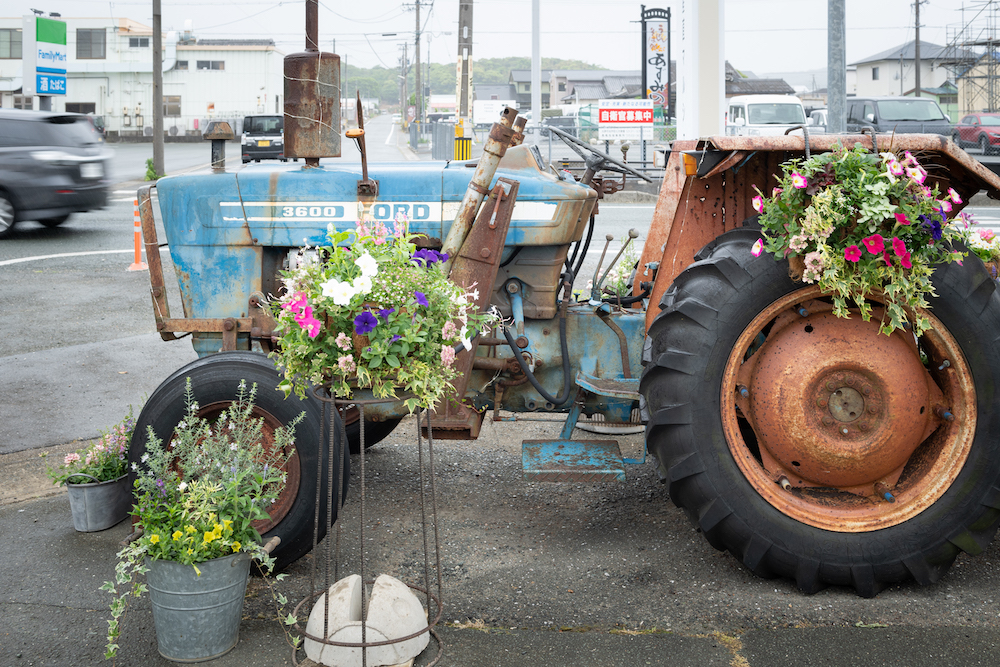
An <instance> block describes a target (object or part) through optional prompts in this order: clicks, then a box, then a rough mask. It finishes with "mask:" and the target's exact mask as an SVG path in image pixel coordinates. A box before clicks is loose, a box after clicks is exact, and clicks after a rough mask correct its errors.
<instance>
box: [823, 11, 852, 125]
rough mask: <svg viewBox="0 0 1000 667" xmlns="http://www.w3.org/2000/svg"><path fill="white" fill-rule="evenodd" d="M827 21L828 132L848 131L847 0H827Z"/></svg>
mask: <svg viewBox="0 0 1000 667" xmlns="http://www.w3.org/2000/svg"><path fill="white" fill-rule="evenodd" d="M826 11H827V20H826V25H827V28H826V70H827V74H828V77H829V78H828V79H827V83H826V95H827V97H826V104H827V108H828V109H829V112H828V113H827V120H826V131H827V132H830V133H831V134H834V133H840V132H844V131H846V130H847V47H846V44H847V22H846V20H845V9H844V0H827V6H826Z"/></svg>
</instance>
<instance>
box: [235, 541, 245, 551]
mask: <svg viewBox="0 0 1000 667" xmlns="http://www.w3.org/2000/svg"><path fill="white" fill-rule="evenodd" d="M242 546H243V545H242V544H240V543H239V542H233V553H236V552H237V551H239V550H240V547H242Z"/></svg>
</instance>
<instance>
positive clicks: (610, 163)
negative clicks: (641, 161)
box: [545, 127, 653, 183]
mask: <svg viewBox="0 0 1000 667" xmlns="http://www.w3.org/2000/svg"><path fill="white" fill-rule="evenodd" d="M545 130H546V131H547V132H554V133H555V135H556V136H557V137H559V138H560V139H562V140H563V143H565V144H566V145H567V146H569V147H570V148H571V149H572V150H573V152H574V153H576V154H577V155H579V156H580V157H581V158H583V163H584V164H585V165H587V173H588V174H589V175H590V177H591V178H593V176H594V174H596V173H597V172H599V171H614V172H617V173H619V174H630V175H632V176H635V177H636V178H641V179H642V180H644V181H646V182H647V183H652V182H653V179H651V178H650V177H649V176H646V175H645V174H642V173H639V172H638V171H636V170H635V169H633V168H632V167H630V166H628V165H627V164H625V163H624V162H619V161H618V160H616V159H614V158H613V157H611V156H610V155H608V154H607V153H602V152H601V151H599V150H597V149H596V148H594V147H593V146H591V145H590V144H587V143H584V142H583V141H581V140H580V139H578V138H577V137H574V136H573V135H572V134H569V133H568V132H563V131H562V130H560V129H559V128H557V127H546V128H545ZM584 181H586V182H587V183H589V182H590V181H589V179H587V174H585V175H584V178H583V179H582V180H581V182H584Z"/></svg>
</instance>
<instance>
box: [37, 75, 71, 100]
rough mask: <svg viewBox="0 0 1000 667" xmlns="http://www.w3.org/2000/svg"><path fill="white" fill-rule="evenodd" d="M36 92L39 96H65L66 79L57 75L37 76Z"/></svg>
mask: <svg viewBox="0 0 1000 667" xmlns="http://www.w3.org/2000/svg"><path fill="white" fill-rule="evenodd" d="M35 90H37V91H38V94H39V95H65V94H66V77H65V76H59V75H56V74H36V75H35Z"/></svg>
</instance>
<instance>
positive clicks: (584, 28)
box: [3, 0, 986, 74]
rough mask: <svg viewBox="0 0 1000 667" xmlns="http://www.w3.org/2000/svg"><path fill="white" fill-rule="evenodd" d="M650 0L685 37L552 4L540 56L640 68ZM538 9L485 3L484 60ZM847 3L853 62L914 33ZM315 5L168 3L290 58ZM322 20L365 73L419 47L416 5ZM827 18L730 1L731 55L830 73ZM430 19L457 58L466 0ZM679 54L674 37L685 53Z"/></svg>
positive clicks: (889, 9) (595, 6) (621, 10)
mask: <svg viewBox="0 0 1000 667" xmlns="http://www.w3.org/2000/svg"><path fill="white" fill-rule="evenodd" d="M691 1H692V0H687V2H688V3H689V4H690V3H691ZM641 4H645V5H646V7H647V9H648V8H654V7H660V8H670V9H671V12H672V13H673V14H674V17H675V20H674V24H675V25H674V33H675V35H676V26H677V24H678V23H679V21H678V20H677V18H676V17H677V16H678V15H679V12H680V7H681V1H680V0H671V1H666V0H645V2H644V3H640V2H634V1H632V0H541V25H542V27H541V55H542V56H543V57H557V58H573V59H578V60H583V61H586V62H590V63H593V64H595V65H600V66H602V67H604V68H607V69H635V70H637V69H639V68H640V66H641V64H640V43H641V42H640V35H639V26H638V19H639V14H640V5H641ZM984 4H986V3H985V1H984V0H924V2H923V3H922V4H921V9H920V19H921V21H920V22H921V26H922V27H921V32H920V36H921V41H927V42H931V43H934V44H938V45H945V44H947V43H948V42H949V41H951V40H952V39H954V35H955V34H956V32H957V30H958V28H959V27H960V26H961V25H962V24H963V23H965V22H969V21H970V20H971V19H972V18H973V17H974V16H977V15H980V18H979V19H978V21H979V22H980V23H982V24H983V25H985V19H984V18H982V15H981V8H982V6H983V5H984ZM4 5H5V11H4V12H3V13H4V14H5V15H10V13H14V12H19V13H21V14H25V13H28V12H29V11H30V8H35V9H41V10H44V11H47V12H59V13H61V14H62V15H63V16H64V17H97V16H109V15H110V16H113V17H115V18H122V17H126V18H131V19H133V20H135V21H139V22H140V23H144V24H146V25H152V2H151V1H150V0H121V1H118V0H103V1H97V0H7V1H6V2H4ZM531 6H532V3H531V0H475V6H474V12H473V18H474V27H473V29H474V46H473V57H474V58H496V57H504V56H530V55H531ZM846 6H847V61H848V63H851V62H853V61H855V60H860V59H863V58H865V57H867V56H869V55H872V54H875V53H878V52H880V51H884V50H886V49H888V48H891V47H893V46H897V45H899V44H902V43H904V42H907V41H909V40H912V39H913V38H914V13H913V12H914V10H913V3H912V1H911V0H846ZM963 6H964V7H965V8H966V9H965V10H964V11H963V10H962V8H963ZM304 7H305V3H304V0H281V1H276V0H214V1H213V2H211V3H206V2H204V1H202V2H198V1H195V0H162V12H163V28H164V30H171V29H172V30H178V31H180V30H183V29H184V27H185V22H186V21H188V20H190V22H191V26H192V28H193V32H194V34H195V35H196V36H197V37H201V38H223V37H248V38H272V39H274V40H275V42H276V43H277V45H278V47H279V48H280V49H281V50H282V51H284V52H285V53H292V52H295V51H299V50H302V49H303V47H304V41H305V38H304V25H305V18H304V16H305V10H304ZM11 10H14V12H11ZM9 12H10V13H9ZM15 15H16V14H15ZM319 17H320V18H319V29H320V43H321V46H322V48H323V49H324V50H333V49H334V41H336V51H335V52H336V53H338V54H340V55H341V56H342V57H346V58H347V60H348V62H349V63H351V64H355V65H359V66H362V67H373V66H375V65H379V64H381V65H383V66H385V67H395V66H397V65H398V63H399V55H400V53H401V50H402V46H401V44H402V42H403V41H407V40H409V41H412V39H413V32H414V29H415V25H416V14H415V12H414V3H413V2H410V3H403V2H399V1H398V0H363V1H358V0H350V1H345V0H321V1H320V10H319ZM826 19H827V2H826V0H726V2H725V31H724V39H725V53H726V59H727V60H729V61H730V62H731V63H732V64H733V65H734V66H735V67H737V68H738V69H741V70H750V71H753V72H755V73H757V74H765V73H768V72H786V71H803V70H809V69H816V68H823V67H825V66H826V57H827V55H826V23H827V20H826ZM420 22H421V24H422V30H423V31H424V35H423V39H422V49H421V50H422V60H423V61H424V62H426V59H427V50H428V47H429V49H430V58H431V60H432V61H433V62H436V63H450V62H454V60H455V54H456V53H457V50H458V36H457V25H458V0H421V3H420ZM384 33H397V34H396V35H390V36H384ZM447 33H451V34H447ZM676 53H677V41H676V39H675V40H674V46H673V51H672V55H674V56H675V58H676ZM410 55H411V56H412V44H411V46H410Z"/></svg>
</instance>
